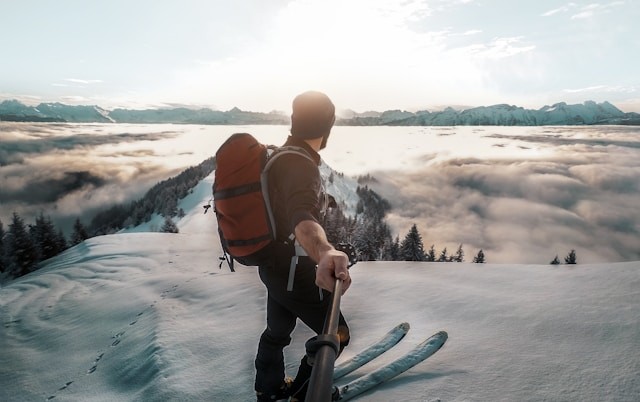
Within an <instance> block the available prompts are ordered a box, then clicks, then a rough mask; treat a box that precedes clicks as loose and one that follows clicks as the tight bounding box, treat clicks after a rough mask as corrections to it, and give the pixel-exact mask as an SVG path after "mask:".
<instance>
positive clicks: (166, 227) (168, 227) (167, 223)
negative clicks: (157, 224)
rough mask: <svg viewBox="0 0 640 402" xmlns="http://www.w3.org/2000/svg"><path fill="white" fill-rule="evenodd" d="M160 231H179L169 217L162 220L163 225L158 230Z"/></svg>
mask: <svg viewBox="0 0 640 402" xmlns="http://www.w3.org/2000/svg"><path fill="white" fill-rule="evenodd" d="M160 231H161V232H163V233H178V232H179V231H180V230H178V227H177V226H176V224H175V223H174V222H173V220H172V219H171V218H170V217H168V216H166V217H165V218H164V224H163V225H162V227H161V228H160Z"/></svg>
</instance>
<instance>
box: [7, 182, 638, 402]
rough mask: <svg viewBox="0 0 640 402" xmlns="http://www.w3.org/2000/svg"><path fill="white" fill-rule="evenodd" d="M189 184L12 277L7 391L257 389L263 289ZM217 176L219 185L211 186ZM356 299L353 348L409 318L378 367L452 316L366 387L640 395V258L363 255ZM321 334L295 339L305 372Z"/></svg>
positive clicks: (217, 394)
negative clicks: (229, 256)
mask: <svg viewBox="0 0 640 402" xmlns="http://www.w3.org/2000/svg"><path fill="white" fill-rule="evenodd" d="M211 180H212V177H211V176H209V177H208V178H207V179H205V180H204V181H203V183H201V186H199V187H198V188H197V189H196V190H195V191H194V192H193V194H192V195H191V196H190V198H189V197H188V198H189V199H185V200H183V203H182V204H181V205H182V206H185V207H186V206H187V205H192V208H191V209H188V210H187V209H185V211H186V216H185V217H184V218H183V219H181V220H180V221H179V222H178V226H179V227H180V233H179V234H165V233H121V234H116V235H109V236H101V237H96V238H92V239H89V240H87V241H85V242H84V243H82V244H80V245H78V246H76V247H74V248H72V249H69V250H67V251H66V252H65V253H63V254H61V255H59V256H57V257H55V258H53V259H51V260H49V261H48V263H47V264H46V266H45V267H44V268H43V269H41V270H39V271H36V272H33V273H31V274H29V275H27V276H24V277H22V278H19V279H17V280H14V281H12V282H10V283H8V284H7V285H6V286H4V287H3V288H1V289H0V324H1V325H0V400H3V401H13V400H40V401H42V400H48V399H49V400H51V399H55V400H68V401H87V400H91V401H131V400H145V401H146V400H216V401H218V400H220V401H223V400H224V401H248V400H252V399H253V390H252V384H253V359H254V353H255V347H256V343H257V340H258V337H259V335H260V333H261V332H262V330H263V327H264V321H263V320H264V305H265V292H264V289H263V286H262V284H261V283H260V280H259V279H258V277H257V274H256V272H255V268H243V267H240V268H239V269H238V272H236V273H231V272H229V270H228V269H226V267H223V268H222V269H220V268H218V256H219V255H220V247H219V242H218V238H217V234H216V227H215V218H214V217H213V215H212V214H206V215H204V214H203V213H202V208H201V206H200V205H202V204H204V203H206V202H207V201H208V199H209V198H210V184H211ZM205 189H206V191H205ZM351 272H352V275H353V280H354V282H353V286H352V287H351V289H350V290H349V292H348V293H347V294H346V295H345V296H344V298H343V301H342V307H343V311H344V313H345V315H346V316H347V319H348V320H349V323H350V326H351V332H352V340H351V344H350V346H349V347H348V348H347V349H345V352H344V353H343V355H342V356H341V358H340V359H339V360H338V363H340V361H341V359H347V358H349V357H351V356H353V355H354V354H356V353H357V352H358V351H360V350H362V349H364V348H366V347H367V346H368V345H370V344H372V343H373V342H375V341H376V340H378V339H379V338H380V337H381V336H382V335H384V333H385V332H386V331H387V330H388V328H391V327H393V326H395V325H396V324H397V323H398V321H407V322H410V323H411V327H412V329H411V331H410V332H409V334H408V335H407V336H406V338H405V340H403V341H402V342H401V343H400V344H398V345H397V346H396V347H395V348H394V349H393V353H388V354H389V356H387V354H385V355H383V356H381V357H379V358H378V359H376V360H374V361H372V362H370V363H369V364H367V365H366V366H364V367H362V368H361V369H359V370H357V371H355V372H354V373H352V374H350V375H347V376H346V377H345V381H350V380H351V379H353V378H355V377H357V376H360V375H363V374H366V373H368V372H372V371H373V370H375V369H376V368H377V367H380V366H382V365H383V364H385V363H387V362H389V361H391V360H393V358H394V357H397V356H399V355H401V354H403V353H405V352H407V351H409V350H410V349H411V348H412V347H413V346H414V345H415V344H416V343H418V342H421V341H422V340H423V339H424V337H425V336H426V335H428V334H431V333H433V332H434V331H436V330H439V329H446V330H447V332H448V333H449V335H450V339H449V341H448V343H447V346H446V347H445V349H444V350H443V351H441V352H439V353H437V354H436V355H434V356H433V357H432V358H430V359H429V361H428V363H425V364H419V365H417V366H415V367H414V368H412V369H411V370H409V371H407V372H406V373H404V374H402V375H400V376H399V377H397V378H395V379H393V380H391V381H389V382H387V383H385V384H382V385H381V386H379V387H378V388H376V389H375V390H373V391H370V392H367V393H365V394H363V396H362V398H361V400H363V401H389V400H398V401H409V402H410V401H425V400H429V401H432V400H441V401H463V400H477V401H481V400H509V401H516V400H517V401H538V400H566V401H569V400H571V401H574V400H619V401H632V400H635V399H636V398H637V395H639V394H640V379H639V378H638V375H637V374H638V372H639V369H640V366H639V364H640V363H639V361H638V358H637V350H638V348H639V347H640V319H639V316H638V309H637V306H638V305H640V291H639V290H638V289H640V262H629V263H616V264H595V265H577V266H564V265H561V266H556V267H552V266H548V265H541V266H536V265H506V264H505V265H499V264H482V265H478V264H467V263H459V264H453V265H451V264H438V263H402V262H394V263H386V262H385V263H383V262H377V263H376V262H369V263H359V264H357V265H356V266H355V267H353V268H352V269H351ZM310 335H311V333H310V331H308V330H307V329H306V328H304V327H303V326H302V325H300V326H299V327H298V328H297V329H296V331H295V333H294V335H293V338H294V339H293V342H292V344H291V346H290V347H289V348H287V350H286V360H287V369H288V372H289V374H293V370H294V367H295V366H296V364H297V362H298V361H299V358H300V356H301V354H302V353H303V344H304V340H306V339H307V338H308V337H309V336H310Z"/></svg>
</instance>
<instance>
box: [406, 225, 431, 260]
mask: <svg viewBox="0 0 640 402" xmlns="http://www.w3.org/2000/svg"><path fill="white" fill-rule="evenodd" d="M400 259H401V260H402V261H425V260H426V255H425V253H424V244H423V243H422V236H420V232H418V227H417V226H416V224H415V223H414V224H413V226H411V229H409V232H408V233H407V235H406V236H405V238H404V240H403V241H402V243H401V244H400Z"/></svg>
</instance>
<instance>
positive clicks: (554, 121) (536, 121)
mask: <svg viewBox="0 0 640 402" xmlns="http://www.w3.org/2000/svg"><path fill="white" fill-rule="evenodd" d="M347 115H348V117H343V118H341V119H338V121H337V124H339V125H356V126H361V125H366V126H376V125H391V126H456V125H467V126H469V125H505V126H542V125H582V124H631V125H639V124H640V114H638V113H633V112H631V113H624V112H622V111H621V110H620V109H618V108H617V107H615V106H614V105H612V104H611V103H609V102H603V103H596V102H593V101H586V102H584V103H582V104H575V105H568V104H566V103H565V102H559V103H556V104H554V105H551V106H548V105H547V106H544V107H542V108H540V109H538V110H533V109H524V108H522V107H518V106H513V105H507V104H499V105H491V106H480V107H475V108H470V109H465V110H461V111H457V110H455V109H453V108H451V107H448V108H446V109H445V110H443V111H436V112H429V111H427V110H422V111H418V112H416V113H413V112H408V111H404V110H387V111H384V112H381V113H380V112H365V113H355V112H353V111H349V112H347ZM16 119H17V120H19V121H43V120H44V121H47V120H50V121H65V122H79V123H90V122H93V123H109V122H111V123H116V122H117V123H138V124H154V123H187V124H289V118H288V117H287V116H285V115H283V114H279V113H256V112H248V111H242V110H240V109H238V108H233V109H231V110H228V111H225V112H222V111H219V110H211V109H189V108H184V107H182V108H173V109H148V110H128V109H115V110H111V111H108V110H105V109H102V108H100V107H98V106H73V105H64V104H61V103H41V104H39V105H38V106H37V107H32V106H26V105H23V104H22V103H20V102H19V101H16V100H6V101H3V102H0V120H16Z"/></svg>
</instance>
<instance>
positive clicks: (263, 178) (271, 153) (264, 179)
mask: <svg viewBox="0 0 640 402" xmlns="http://www.w3.org/2000/svg"><path fill="white" fill-rule="evenodd" d="M288 154H294V155H300V156H302V157H304V158H306V159H308V160H310V161H311V162H313V163H314V164H315V161H314V160H313V158H312V157H311V156H310V155H309V153H308V152H307V151H305V150H304V148H301V147H295V146H283V147H279V148H278V147H269V148H268V149H267V163H266V164H265V166H264V168H263V169H262V172H261V173H260V187H262V197H263V198H264V203H265V206H266V209H267V215H269V222H270V224H271V229H272V231H273V238H274V239H275V238H276V220H275V217H274V215H273V209H272V208H271V197H270V196H269V170H271V166H272V165H273V164H274V162H275V161H276V160H277V159H278V158H279V157H280V156H283V155H288Z"/></svg>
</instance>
